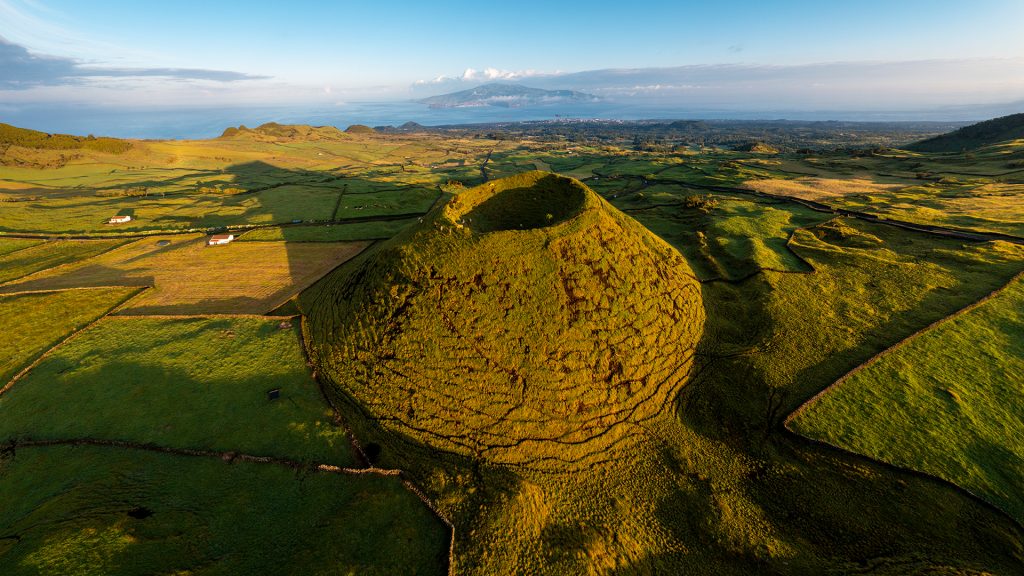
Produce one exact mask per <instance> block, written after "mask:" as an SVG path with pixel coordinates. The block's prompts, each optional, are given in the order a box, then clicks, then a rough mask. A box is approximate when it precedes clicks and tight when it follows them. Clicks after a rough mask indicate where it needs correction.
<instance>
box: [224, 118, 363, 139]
mask: <svg viewBox="0 0 1024 576" xmlns="http://www.w3.org/2000/svg"><path fill="white" fill-rule="evenodd" d="M220 137H221V138H222V139H244V138H248V139H254V140H314V141H315V140H343V139H345V134H344V133H343V132H342V131H341V130H338V129H337V128H335V127H334V126H309V125H306V124H278V123H277V122H267V123H265V124H260V125H259V126H257V127H256V128H246V127H245V126H239V127H238V128H234V127H232V128H228V129H226V130H224V133H223V134H221V136H220Z"/></svg>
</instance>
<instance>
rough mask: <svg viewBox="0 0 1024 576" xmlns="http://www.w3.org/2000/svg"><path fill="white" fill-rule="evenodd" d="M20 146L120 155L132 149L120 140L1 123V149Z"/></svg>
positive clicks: (124, 141) (130, 145)
mask: <svg viewBox="0 0 1024 576" xmlns="http://www.w3.org/2000/svg"><path fill="white" fill-rule="evenodd" d="M7 146H20V147H22V148H32V149H37V150H95V151H97V152H109V153H112V154H120V153H122V152H126V151H128V149H130V148H131V147H132V144H131V142H128V141H127V140H121V139H119V138H107V137H99V138H97V137H95V136H93V135H91V134H90V135H89V136H71V135H68V134H47V133H46V132H39V131H38V130H29V129H28V128H18V127H17V126H11V125H10V124H3V123H0V147H7Z"/></svg>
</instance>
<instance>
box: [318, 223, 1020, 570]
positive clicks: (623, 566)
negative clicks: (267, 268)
mask: <svg viewBox="0 0 1024 576" xmlns="http://www.w3.org/2000/svg"><path fill="white" fill-rule="evenodd" d="M468 225H470V226H472V222H470V223H468ZM679 225H680V226H686V225H687V224H686V223H682V224H679ZM689 233H691V234H692V233H693V231H692V230H690V231H689ZM731 233H734V234H742V232H741V231H736V230H732V231H731ZM408 239H410V240H412V239H414V237H412V236H410V237H409V238H408ZM794 244H795V249H796V250H797V251H798V252H800V253H801V255H802V256H804V257H805V258H807V259H808V260H810V261H812V262H813V263H814V266H815V267H816V269H817V271H816V272H815V273H813V274H786V273H768V274H767V275H765V276H759V277H755V278H754V279H752V280H749V281H747V282H744V283H741V284H739V285H732V284H727V283H715V284H706V285H704V287H703V289H702V291H703V293H704V294H705V306H706V308H707V310H708V324H707V329H706V330H705V334H704V338H703V339H702V341H701V345H700V348H699V349H698V356H699V357H700V358H702V363H701V365H700V370H699V371H698V373H697V374H696V377H695V379H694V380H693V381H691V382H690V383H689V384H687V385H686V386H684V387H683V389H682V392H681V394H680V397H679V399H678V401H677V403H676V404H675V407H676V410H674V411H669V413H666V414H664V415H663V417H662V418H657V419H654V420H652V421H650V422H647V423H645V424H644V425H643V426H642V427H641V428H637V429H635V430H633V431H631V435H632V436H633V439H634V440H635V441H634V442H631V443H630V444H629V445H628V449H625V450H616V451H614V452H612V453H611V454H613V455H614V458H612V459H611V460H610V461H606V462H602V463H601V465H600V466H596V465H595V466H592V467H589V468H587V469H585V470H579V469H578V468H577V467H573V466H567V467H565V468H563V470H561V471H556V470H546V471H544V472H543V473H539V472H536V471H531V470H529V469H523V468H518V469H517V468H508V467H495V466H493V465H491V464H489V463H488V462H487V458H489V457H491V456H492V455H491V454H488V453H486V452H485V453H483V454H481V455H480V456H478V457H477V458H462V457H456V456H453V455H451V454H447V455H446V454H443V453H438V451H437V450H436V448H431V447H428V446H424V445H422V442H424V441H426V440H425V439H426V438H429V431H431V430H433V431H438V430H444V431H445V432H446V433H450V434H467V430H466V428H465V427H463V428H461V429H460V428H454V427H448V428H444V426H445V424H444V422H445V420H444V418H443V410H444V408H446V407H449V406H453V405H457V404H456V403H457V402H458V401H460V400H462V399H464V398H465V397H466V396H468V395H471V394H473V393H474V391H475V389H474V388H473V387H469V388H466V389H460V390H459V391H458V392H456V394H455V396H456V397H455V398H453V399H449V400H446V401H445V402H444V403H440V404H438V405H439V406H441V407H442V413H441V414H440V415H439V416H440V417H438V418H430V417H427V418H425V419H422V420H419V423H420V424H421V425H422V426H421V429H420V430H416V431H415V433H414V434H411V435H402V434H400V433H397V432H396V430H395V428H394V426H393V423H390V422H389V423H387V424H384V425H382V424H381V423H378V422H375V421H374V420H373V419H368V418H367V417H366V416H367V414H366V413H365V412H363V411H361V410H360V409H359V408H357V407H355V406H353V405H352V404H346V405H345V407H346V410H347V411H348V415H349V417H350V419H351V422H352V424H353V426H354V427H355V429H356V432H357V435H358V436H359V437H361V438H362V439H363V440H364V441H373V442H378V443H381V444H383V445H384V446H385V450H384V453H383V454H382V458H383V460H384V462H385V463H386V464H388V465H395V466H401V467H404V468H407V469H409V470H410V471H411V472H412V474H413V475H414V477H415V478H416V479H417V481H418V482H419V483H420V484H421V485H422V486H423V487H424V488H425V489H426V490H427V492H428V494H430V495H431V496H433V497H434V498H436V501H437V502H438V504H439V505H440V506H441V508H442V510H444V511H446V512H447V513H448V514H449V516H450V517H451V518H452V520H453V521H454V522H455V524H456V535H457V538H458V539H457V541H456V545H455V551H456V555H457V567H458V570H459V572H460V573H466V574H488V573H528V572H537V573H603V572H637V573H662V572H664V573H717V574H750V573H759V572H760V573H777V572H781V573H822V572H825V571H828V570H836V571H839V572H848V571H856V570H863V569H865V566H867V567H870V569H871V570H873V571H875V572H876V573H881V574H903V573H907V572H927V571H929V570H931V571H938V572H940V573H942V572H947V573H956V572H957V571H960V572H968V573H969V572H970V571H971V570H986V569H987V570H990V571H995V572H996V573H1013V571H1014V570H1016V569H1018V568H1019V567H1020V566H1021V563H1022V562H1024V560H1022V558H1024V549H1022V547H1021V540H1020V533H1019V532H1018V531H1016V530H1015V529H1014V528H1013V527H1012V526H1010V525H1008V523H1007V521H1006V520H1005V519H1003V518H1001V517H999V516H996V515H994V514H993V513H991V512H990V511H987V510H986V509H984V508H982V507H980V506H979V505H978V504H977V503H974V502H973V501H971V500H968V499H965V498H963V497H961V496H958V495H957V494H955V493H952V492H950V491H949V489H948V488H944V487H942V486H938V485H934V484H931V483H928V482H926V481H922V480H920V479H915V478H910V477H899V476H895V475H892V474H891V473H888V472H886V471H885V470H882V469H879V468H872V467H870V466H863V465H850V463H849V462H848V461H846V460H843V458H842V457H841V456H835V455H831V454H821V453H818V452H815V451H808V450H804V449H802V448H800V447H799V446H794V445H792V444H791V443H790V442H789V441H788V440H787V438H786V437H783V436H778V435H774V434H772V430H773V429H774V427H775V426H777V425H778V422H779V420H780V419H781V417H782V416H784V415H785V414H786V413H787V411H788V410H789V409H792V408H794V407H795V406H796V405H797V404H799V402H801V401H802V399H805V398H807V397H809V396H810V395H812V394H813V393H815V392H816V391H817V390H819V389H820V388H822V387H824V386H825V385H827V384H828V383H829V382H830V379H832V378H835V377H837V376H838V375H840V374H842V373H843V372H844V371H846V370H848V369H849V368H850V367H852V366H853V365H856V364H857V363H858V362H860V361H863V360H864V359H866V358H867V357H869V356H870V355H872V354H874V353H875V352H877V351H878V350H880V349H883V348H885V347H886V346H888V345H890V344H891V343H892V342H893V341H894V340H897V339H899V338H900V337H902V336H903V335H906V334H909V333H911V332H913V331H914V330H916V329H917V328H919V327H921V326H923V325H926V324H927V323H929V322H931V321H934V320H936V319H938V318H941V317H942V316H943V315H944V314H947V313H949V312H952V311H953V310H955V309H957V308H958V307H960V306H962V305H964V304H966V303H968V302H970V301H971V299H973V298H976V297H980V295H982V294H984V293H985V292H987V291H988V290H991V288H993V287H995V286H997V285H999V284H1000V283H1001V282H1005V280H1006V278H1007V277H1008V276H1009V275H1011V274H1012V273H1013V272H1014V271H1016V270H1017V269H1019V266H1020V263H1021V261H1022V260H1024V255H1022V254H1020V253H1019V251H1018V250H1016V249H1015V248H1014V247H1012V246H1006V245H995V246H986V245H967V246H962V245H961V243H959V242H953V241H948V240H940V239H936V238H933V237H929V236H925V235H913V234H907V233H905V232H902V231H898V230H895V229H892V228H887V227H884V226H871V225H867V224H863V223H860V222H856V221H851V222H848V223H846V222H842V221H840V222H836V223H832V224H829V225H826V226H825V227H824V229H821V230H818V229H812V231H809V232H797V238H796V240H795V242H794ZM413 246H421V244H413ZM505 249H506V250H509V251H511V252H514V253H517V254H531V253H532V252H533V249H531V248H530V247H529V245H528V243H522V244H520V243H517V242H513V241H507V242H506V248H505ZM425 263H429V262H425ZM471 268H472V267H470V268H469V269H467V270H468V273H471V272H472V269H471ZM359 273H360V272H358V268H357V267H356V262H353V265H352V267H350V268H349V269H348V270H347V271H346V270H343V271H340V272H339V273H337V274H338V278H343V277H344V276H345V275H346V274H359ZM365 273H373V272H369V271H367V272H365ZM506 276H509V275H506ZM509 277H510V278H516V279H518V278H520V277H522V276H521V275H520V276H516V275H511V276H509ZM331 279H332V276H329V277H328V278H327V279H325V281H324V283H322V284H321V285H320V288H322V289H330V284H331ZM362 280H363V281H365V280H366V277H363V278H362ZM468 280H472V278H471V276H470V277H468ZM357 285H365V284H364V283H363V282H360V283H358V284H357ZM398 293H401V287H400V285H399V288H398ZM334 296H335V297H337V295H334ZM349 297H351V294H348V293H344V292H343V294H342V299H341V301H342V302H345V301H346V299H347V298H349ZM458 302H459V304H458V306H455V303H454V302H453V303H452V304H451V305H444V304H443V302H442V306H441V310H446V309H450V310H456V309H459V307H462V308H465V309H466V310H467V311H472V312H473V313H474V314H479V315H484V314H488V313H489V312H488V311H487V308H486V307H485V306H482V305H481V306H477V305H474V304H473V300H472V299H468V300H467V299H465V298H463V299H460V300H459V301H458ZM306 305H307V307H305V308H304V309H305V310H307V312H310V308H308V302H307V303H306ZM435 306H436V304H435ZM310 313H311V314H314V315H315V314H316V313H317V311H316V310H313V311H312V312H310ZM404 314H405V312H403V316H404ZM386 317H387V316H386V315H383V316H380V318H386ZM314 320H315V318H314ZM370 324H372V321H371V322H368V323H367V326H366V327H364V328H363V329H366V330H372V328H371V327H370ZM482 326H486V325H485V324H484V325H482ZM380 330H381V332H382V333H386V332H387V331H388V329H387V328H386V327H384V326H382V327H380ZM491 333H492V331H490V330H487V329H483V330H481V331H480V334H479V336H480V337H482V338H487V337H488V336H489V335H490V334H491ZM544 333H545V332H544V330H542V329H541V328H537V327H535V328H534V330H533V331H532V332H531V334H533V337H532V339H531V341H530V344H531V346H543V345H545V342H546V340H545V339H544V337H543V334H544ZM551 341H552V342H560V341H561V337H556V336H553V335H552V337H551ZM440 342H445V341H443V340H441V341H440ZM440 346H444V347H440ZM440 346H439V348H438V350H437V351H436V357H438V358H450V357H453V356H454V355H456V354H457V349H456V348H454V347H452V346H451V345H450V344H449V343H445V344H442V345H440ZM410 368H411V367H410ZM455 372H456V373H457V372H458V371H457V370H455ZM480 406H485V407H486V406H488V404H487V403H483V404H480ZM456 413H457V414H463V415H464V414H472V411H461V412H456ZM415 414H417V415H421V412H420V411H419V410H416V411H415ZM396 416H397V417H399V418H401V419H407V418H408V419H412V418H413V416H412V413H402V414H396ZM463 417H465V416H463ZM409 421H414V420H409ZM424 430H426V431H427V432H424ZM531 430H532V429H531V428H530V427H529V426H521V427H520V428H519V433H520V434H522V435H523V436H524V437H532V436H533V434H532V432H531ZM503 433H506V434H507V433H508V431H503ZM429 442H430V443H431V444H434V441H433V440H430V441H429ZM577 451H578V447H577V446H573V445H567V446H564V447H563V454H564V456H565V457H566V458H568V459H569V460H572V459H573V458H574V453H575V452H577ZM538 453H539V452H535V453H534V454H535V455H536V454H538ZM965 525H969V526H971V528H970V530H969V531H964V530H959V529H953V528H951V527H955V526H965Z"/></svg>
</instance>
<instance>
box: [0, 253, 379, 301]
mask: <svg viewBox="0 0 1024 576" xmlns="http://www.w3.org/2000/svg"><path fill="white" fill-rule="evenodd" d="M206 241H207V236H203V235H197V234H182V235H174V236H153V237H147V238H143V239H141V240H136V241H135V242H132V243H131V244H127V245H125V246H121V247H119V248H117V249H116V250H111V251H109V252H107V253H105V254H102V255H100V256H98V257H95V258H93V259H90V260H85V261H83V262H80V263H74V264H69V265H68V266H65V267H62V268H60V269H57V270H54V271H52V272H43V273H40V274H37V275H35V276H32V277H31V278H29V279H26V280H25V281H24V282H15V283H13V284H8V285H7V286H5V287H3V288H0V292H4V291H7V292H14V291H23V290H55V289H65V288H75V287H93V286H152V289H151V290H147V291H146V293H145V294H143V295H141V296H139V297H138V298H137V299H135V300H133V301H132V302H131V304H130V305H129V306H127V307H126V308H125V309H124V311H123V312H124V313H125V314H143V315H153V314H262V313H264V312H267V311H269V310H271V309H273V308H275V307H277V306H279V305H280V304H281V303H282V302H284V301H285V300H287V299H288V298H289V297H291V296H293V295H295V294H296V293H297V292H299V291H300V290H302V289H304V288H306V287H307V286H309V285H310V284H312V283H313V282H315V281H316V280H318V279H319V278H320V277H322V276H323V275H324V274H326V273H327V272H329V271H330V270H332V269H334V268H335V267H336V266H338V265H339V264H341V263H342V262H344V261H346V260H348V259H349V258H351V257H352V256H354V255H356V254H358V253H359V252H360V251H362V250H363V249H364V248H365V247H366V246H367V245H368V242H365V241H360V242H346V243H316V244H313V243H296V244H291V243H285V242H259V243H257V242H250V243H240V242H239V243H232V244H228V245H226V246H207V245H206ZM30 250H31V249H30ZM16 254H20V252H18V253H16ZM257 263H258V265H257V266H254V264H257Z"/></svg>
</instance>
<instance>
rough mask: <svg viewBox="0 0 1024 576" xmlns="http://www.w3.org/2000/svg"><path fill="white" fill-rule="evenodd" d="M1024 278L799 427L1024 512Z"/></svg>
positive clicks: (838, 393) (859, 379) (846, 390)
mask: <svg viewBox="0 0 1024 576" xmlns="http://www.w3.org/2000/svg"><path fill="white" fill-rule="evenodd" d="M1021 382H1024V281H1022V280H1017V281H1015V282H1014V283H1013V284H1012V285H1011V286H1010V287H1009V288H1007V290H1005V291H1004V292H1002V293H1001V294H1000V295H999V296H997V297H996V298H994V299H992V300H989V301H988V302H986V303H984V304H982V305H981V306H980V307H978V308H975V309H973V310H971V311H970V312H968V313H966V314H964V315H962V316H959V317H957V318H955V319H952V320H950V321H948V322H945V323H943V324H940V325H939V326H937V327H935V328H934V329H932V330H930V331H928V332H926V333H924V334H922V335H920V336H918V337H917V338H915V339H913V340H911V341H910V342H908V343H907V344H906V345H905V346H902V347H901V348H899V349H897V350H894V351H892V352H889V353H887V354H885V355H884V356H882V357H881V358H880V359H878V361H876V362H874V363H872V364H871V365H869V366H867V367H866V368H865V369H863V370H861V371H859V372H857V373H856V374H854V375H853V376H852V377H850V378H849V379H847V380H845V381H844V382H843V383H842V384H840V385H839V386H837V387H836V388H834V389H832V390H830V391H829V392H828V393H827V394H826V395H824V396H822V397H820V398H819V399H818V400H816V401H815V402H814V403H813V404H812V405H810V406H809V407H808V408H807V409H806V410H804V411H803V412H801V414H800V415H799V416H798V417H797V418H795V419H794V420H793V421H792V424H791V426H792V428H793V429H794V430H795V431H797V432H800V433H801V434H805V435H807V436H810V437H812V438H818V439H821V440H825V441H827V442H829V443H832V444H835V445H838V446H842V447H844V448H847V449H849V450H852V451H854V452H859V453H861V454H866V455H869V456H871V457H873V458H877V459H879V460H883V461H886V462H891V463H893V464H897V465H899V466H904V467H907V468H913V469H915V470H921V471H923V472H927V473H929V474H934V475H936V476H939V477H942V478H945V479H946V480H949V481H951V482H953V483H955V484H959V485H961V486H963V487H965V488H967V489H969V490H971V491H972V492H974V493H976V494H980V495H982V496H984V497H985V498H986V499H988V500H989V501H991V502H994V503H996V504H998V505H999V506H1000V507H1002V508H1003V509H1004V510H1006V511H1008V512H1010V513H1011V514H1013V515H1014V516H1015V517H1016V518H1017V519H1018V520H1021V521H1024V499H1022V494H1024V442H1020V441H1019V440H1020V439H1021V438H1024V415H1022V414H1021V412H1020V411H1019V410H1017V407H1019V406H1021V405H1024V390H1022V388H1021V386H1020V383H1021Z"/></svg>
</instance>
